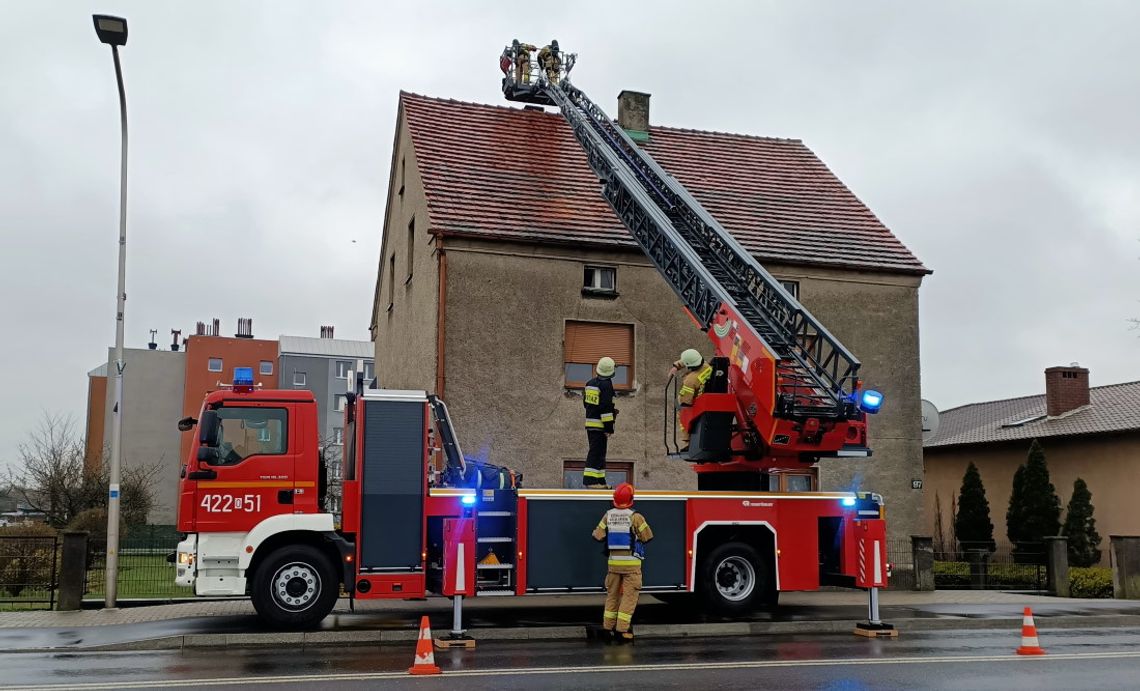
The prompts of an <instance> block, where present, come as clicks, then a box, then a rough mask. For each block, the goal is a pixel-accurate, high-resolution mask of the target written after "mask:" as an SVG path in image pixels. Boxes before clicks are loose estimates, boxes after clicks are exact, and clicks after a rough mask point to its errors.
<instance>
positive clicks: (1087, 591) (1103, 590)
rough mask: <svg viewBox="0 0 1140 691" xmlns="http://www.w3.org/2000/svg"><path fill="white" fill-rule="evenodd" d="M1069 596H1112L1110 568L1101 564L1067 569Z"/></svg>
mask: <svg viewBox="0 0 1140 691" xmlns="http://www.w3.org/2000/svg"><path fill="white" fill-rule="evenodd" d="M1069 595H1070V596H1071V597H1099V598H1106V597H1107V598H1111V597H1112V569H1109V568H1105V567H1103V566H1089V567H1087V568H1082V567H1073V568H1071V569H1069Z"/></svg>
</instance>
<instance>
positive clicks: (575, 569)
mask: <svg viewBox="0 0 1140 691" xmlns="http://www.w3.org/2000/svg"><path fill="white" fill-rule="evenodd" d="M565 496H567V495H558V496H557V497H553V496H552V497H541V496H527V494H526V493H525V492H524V497H525V498H526V502H527V510H526V531H527V541H526V544H527V559H526V565H527V566H526V569H527V571H526V589H527V590H528V591H530V592H535V591H549V592H558V591H569V590H575V591H601V590H604V586H605V580H606V549H605V544H604V543H601V542H597V541H595V540H594V539H593V538H592V537H591V536H590V533H591V532H592V531H593V530H594V527H595V526H597V525H598V521H599V520H601V518H602V515H603V514H605V512H606V511H608V510H609V509H611V508H613V503H612V502H611V501H610V499H609V498H605V497H589V498H587V497H583V498H581V499H577V498H562V497H565ZM634 510H635V511H637V512H639V513H641V514H642V515H643V516H645V520H646V521H648V522H649V526H650V527H651V528H652V529H653V536H654V537H653V541H652V542H650V543H649V544H648V545H646V550H645V551H646V558H645V563H644V565H643V567H642V573H643V586H642V589H643V590H651V589H658V590H678V589H682V588H684V587H685V550H686V549H687V547H686V535H687V532H686V529H685V500H684V499H663V500H655V499H638V500H637V503H636V504H635V506H634Z"/></svg>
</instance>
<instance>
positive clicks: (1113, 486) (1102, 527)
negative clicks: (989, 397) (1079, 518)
mask: <svg viewBox="0 0 1140 691" xmlns="http://www.w3.org/2000/svg"><path fill="white" fill-rule="evenodd" d="M1029 443H1030V442H1029V440H1025V441H1019V442H1007V443H1002V444H986V445H977V446H958V447H949V448H933V449H927V450H926V454H925V456H926V480H925V484H924V487H923V495H924V497H923V499H924V502H925V504H926V517H927V519H926V520H927V522H926V527H925V531H924V532H926V533H927V534H930V535H934V534H935V531H934V527H935V516H936V512H935V510H934V509H935V497H937V498H938V499H939V502H940V504H941V507H942V523H943V526H944V531H945V536H946V539H947V540H949V539H950V538H951V536H952V532H951V531H952V525H953V520H952V518H951V513H950V511H951V500H952V498H956V497H957V496H958V492H959V490H960V489H961V487H962V475H963V474H964V473H965V472H966V465H967V464H968V463H969V462H970V461H973V462H974V464H975V465H976V466H977V467H978V472H979V473H980V474H981V476H982V483H983V484H984V485H985V488H986V498H987V499H988V500H989V503H990V520H992V521H993V524H994V539H996V540H997V542H998V545H999V549H1008V547H1009V541H1008V540H1007V539H1006V523H1005V512H1006V510H1007V509H1008V508H1009V495H1010V492H1011V491H1012V487H1013V474H1014V473H1015V472H1016V471H1017V467H1018V466H1019V465H1021V464H1022V463H1024V462H1025V460H1026V458H1027V456H1028V454H1029ZM1041 446H1042V448H1043V449H1044V450H1045V460H1046V462H1047V463H1048V466H1049V478H1050V480H1052V482H1053V485H1054V486H1055V487H1056V488H1057V496H1059V497H1060V498H1061V507H1062V513H1061V520H1062V521H1064V520H1065V514H1064V509H1065V508H1066V507H1067V506H1068V503H1069V497H1070V496H1071V495H1072V493H1073V481H1074V480H1076V479H1077V478H1078V477H1080V478H1083V479H1084V481H1085V482H1086V483H1087V484H1088V486H1089V491H1090V492H1092V503H1093V506H1094V507H1095V512H1094V514H1093V517H1094V518H1096V527H1097V532H1099V533H1100V535H1101V537H1102V538H1104V541H1103V542H1102V543H1101V550H1102V559H1101V563H1102V564H1103V565H1105V566H1107V565H1108V536H1109V535H1136V534H1140V509H1138V508H1137V503H1136V486H1137V482H1136V478H1140V434H1127V435H1103V436H1099V435H1098V436H1087V437H1067V438H1062V437H1055V438H1048V437H1047V438H1045V439H1042V440H1041ZM935 539H936V540H937V537H936V538H935Z"/></svg>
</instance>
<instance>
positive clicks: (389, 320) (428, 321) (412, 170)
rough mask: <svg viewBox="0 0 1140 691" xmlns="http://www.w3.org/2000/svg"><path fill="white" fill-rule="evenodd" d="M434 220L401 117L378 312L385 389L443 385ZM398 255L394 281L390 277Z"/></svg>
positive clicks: (376, 337) (379, 369)
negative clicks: (438, 380)
mask: <svg viewBox="0 0 1140 691" xmlns="http://www.w3.org/2000/svg"><path fill="white" fill-rule="evenodd" d="M401 167H402V168H403V175H402V177H403V185H402V188H403V192H402V193H401V191H400V190H401ZM413 219H414V220H415V231H414V232H415V234H414V246H413V252H412V271H411V278H410V279H409V273H408V251H409V244H408V224H409V223H410V222H411V221H412V220H413ZM429 222H430V221H429V219H428V213H427V202H426V201H425V199H424V190H423V184H422V183H421V182H420V175H419V168H418V167H417V166H416V161H415V156H414V154H413V152H412V146H411V138H410V136H409V134H408V128H407V126H406V125H405V124H404V121H403V117H402V116H401V118H400V120H399V126H398V129H397V137H396V146H395V151H394V154H393V158H392V184H391V185H390V188H389V198H388V207H387V213H386V215H385V220H384V236H383V240H382V241H381V250H380V270H379V272H378V276H379V280H377V282H376V295H375V307H374V312H373V315H372V320H373V321H372V324H373V331H372V340H373V341H375V343H376V377H377V379H378V381H379V386H382V387H384V388H388V389H424V390H426V391H435V390H436V389H437V386H436V372H437V369H436V367H437V362H436V353H437V345H438V344H437V337H436V334H437V328H438V324H437V317H438V314H439V312H438V307H437V306H438V305H439V258H438V256H437V254H436V253H435V252H434V248H435V239H434V237H433V236H432V235H430V234H429V233H428V228H429ZM393 257H395V272H394V274H392V277H393V279H394V280H392V281H389V273H391V271H390V269H391V267H392V265H393V264H392V258H393ZM390 289H391V290H390ZM389 304H391V305H392V309H391V310H389V309H388V305H389Z"/></svg>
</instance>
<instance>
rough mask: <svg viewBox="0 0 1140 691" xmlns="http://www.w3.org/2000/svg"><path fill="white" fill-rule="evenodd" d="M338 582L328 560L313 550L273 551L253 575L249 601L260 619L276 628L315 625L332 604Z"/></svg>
mask: <svg viewBox="0 0 1140 691" xmlns="http://www.w3.org/2000/svg"><path fill="white" fill-rule="evenodd" d="M338 590H339V582H338V581H337V578H336V574H335V573H334V572H333V567H332V564H330V563H329V560H328V558H327V557H326V556H325V555H324V554H322V553H321V552H320V550H318V549H316V548H315V547H310V546H309V545H293V546H289V547H281V548H279V549H277V550H275V551H273V552H272V553H271V554H270V555H269V556H268V557H266V559H265V561H263V562H261V565H260V566H259V567H258V569H257V573H255V574H254V575H253V586H252V589H251V596H252V597H251V599H252V600H253V607H254V609H256V610H257V613H258V614H260V615H261V617H262V619H264V620H265V621H267V622H269V624H271V625H272V626H275V627H277V628H280V629H306V628H311V627H313V626H316V625H317V624H319V623H320V621H321V620H322V619H324V618H325V617H326V616H328V613H329V612H331V611H332V608H333V606H334V605H336V598H337V594H338V592H337V591H338Z"/></svg>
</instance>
